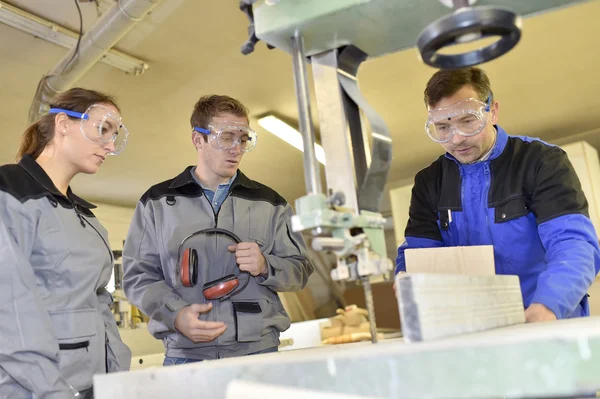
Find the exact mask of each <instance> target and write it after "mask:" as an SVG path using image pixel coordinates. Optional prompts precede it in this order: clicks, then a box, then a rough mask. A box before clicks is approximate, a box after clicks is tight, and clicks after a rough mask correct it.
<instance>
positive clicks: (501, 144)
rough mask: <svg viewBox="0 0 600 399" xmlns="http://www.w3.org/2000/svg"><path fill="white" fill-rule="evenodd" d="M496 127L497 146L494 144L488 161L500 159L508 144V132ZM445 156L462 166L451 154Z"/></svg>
mask: <svg viewBox="0 0 600 399" xmlns="http://www.w3.org/2000/svg"><path fill="white" fill-rule="evenodd" d="M494 127H495V128H496V132H497V133H496V144H494V148H493V149H492V153H491V154H490V156H489V158H488V159H487V161H491V160H492V159H496V158H498V157H499V156H500V154H502V151H504V148H505V147H506V143H508V134H507V133H506V131H505V130H504V129H502V128H501V127H500V126H498V125H494ZM444 156H445V157H446V158H448V159H451V160H453V161H454V162H456V163H458V164H460V162H458V160H457V159H456V158H454V157H453V156H452V155H450V153H448V152H447V153H446V154H445V155H444Z"/></svg>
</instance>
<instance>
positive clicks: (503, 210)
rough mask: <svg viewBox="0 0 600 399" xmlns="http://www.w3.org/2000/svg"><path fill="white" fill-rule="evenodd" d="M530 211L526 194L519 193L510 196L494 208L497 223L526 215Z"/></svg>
mask: <svg viewBox="0 0 600 399" xmlns="http://www.w3.org/2000/svg"><path fill="white" fill-rule="evenodd" d="M528 213H529V209H528V208H527V204H526V202H525V196H523V195H518V196H513V197H509V198H507V199H506V200H504V201H502V202H500V203H499V204H498V205H497V206H496V207H495V210H494V221H495V222H496V223H504V222H509V221H511V220H515V219H518V218H520V217H521V216H525V215H527V214H528Z"/></svg>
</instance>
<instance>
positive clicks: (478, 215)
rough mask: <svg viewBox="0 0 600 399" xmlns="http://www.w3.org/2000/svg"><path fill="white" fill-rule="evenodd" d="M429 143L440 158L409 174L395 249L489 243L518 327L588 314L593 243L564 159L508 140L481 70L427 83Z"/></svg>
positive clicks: (527, 142) (550, 149)
mask: <svg viewBox="0 0 600 399" xmlns="http://www.w3.org/2000/svg"><path fill="white" fill-rule="evenodd" d="M425 104H426V106H427V109H428V113H429V118H428V120H427V124H426V130H427V134H428V135H429V137H430V138H431V139H432V140H434V141H435V142H438V143H440V144H441V145H442V147H443V148H444V150H446V154H445V155H442V156H441V157H439V158H438V159H437V160H436V161H435V162H433V163H432V164H431V165H430V166H429V167H427V168H425V169H423V170H422V171H420V172H419V173H418V174H417V175H416V177H415V184H414V187H413V190H412V199H411V204H410V210H409V221H408V224H407V227H406V231H405V236H406V241H405V242H404V244H402V245H401V246H400V248H399V249H398V258H397V259H396V273H398V272H400V271H404V270H405V263H404V250H405V249H407V248H427V247H442V246H447V247H449V246H465V245H493V246H494V259H495V264H496V273H498V274H513V275H518V276H519V278H520V281H521V291H522V294H523V301H524V304H525V308H526V310H525V315H526V319H527V321H528V322H535V321H546V320H555V319H557V318H558V319H563V318H569V317H579V316H588V315H589V312H590V309H589V304H588V299H587V289H588V288H589V287H590V285H591V284H592V282H593V281H594V278H595V276H596V275H597V274H598V271H599V268H600V249H599V247H598V237H597V236H596V232H595V230H594V226H593V225H592V223H591V221H590V219H589V217H588V204H587V201H586V198H585V195H584V194H583V191H582V190H581V186H580V183H579V180H578V178H577V175H576V174H575V171H574V169H573V167H572V165H571V163H570V162H569V159H568V158H567V155H566V153H565V152H564V151H563V150H562V149H560V148H559V147H556V146H552V145H549V144H547V143H544V142H542V141H540V140H539V139H534V138H530V137H523V136H509V135H508V134H507V133H506V132H505V131H504V130H503V129H502V128H501V127H499V126H497V125H496V123H497V122H498V102H497V101H495V100H494V97H493V94H492V90H491V88H490V82H489V80H488V78H487V76H486V74H485V72H484V71H482V70H481V69H478V68H468V69H460V70H451V71H439V72H437V73H436V74H434V75H433V77H432V78H431V79H430V80H429V82H428V83H427V87H426V89H425Z"/></svg>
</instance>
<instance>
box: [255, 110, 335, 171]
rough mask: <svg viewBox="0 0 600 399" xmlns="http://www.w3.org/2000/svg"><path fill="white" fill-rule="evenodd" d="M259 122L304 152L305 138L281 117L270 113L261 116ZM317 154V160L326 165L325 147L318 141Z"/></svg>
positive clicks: (264, 127)
mask: <svg viewBox="0 0 600 399" xmlns="http://www.w3.org/2000/svg"><path fill="white" fill-rule="evenodd" d="M258 124H259V125H260V126H261V127H262V128H263V129H265V130H267V131H268V132H270V133H272V134H274V135H275V136H277V137H279V138H280V139H281V140H283V141H285V142H286V143H288V144H291V145H292V146H294V147H295V148H297V149H299V150H300V151H302V152H304V140H302V134H300V132H299V131H297V130H296V129H294V128H293V127H291V126H290V125H288V124H287V123H285V122H284V121H282V120H281V119H278V118H276V117H275V116H273V115H269V116H265V117H264V118H260V119H259V120H258ZM315 156H316V157H317V161H319V162H321V163H322V164H323V165H325V150H323V147H321V146H320V145H319V144H316V143H315Z"/></svg>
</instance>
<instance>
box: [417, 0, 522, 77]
mask: <svg viewBox="0 0 600 399" xmlns="http://www.w3.org/2000/svg"><path fill="white" fill-rule="evenodd" d="M468 34H478V35H480V38H486V37H490V36H500V37H501V38H500V40H498V41H496V42H494V43H492V44H490V45H489V46H487V47H484V48H480V49H477V50H474V51H471V52H467V53H462V54H453V55H446V54H438V51H439V50H440V49H442V48H444V47H447V46H450V45H454V44H459V41H458V40H457V39H459V38H460V37H462V36H464V35H468ZM520 38H521V17H520V16H519V15H517V14H516V13H515V12H514V11H512V10H509V9H506V8H499V7H465V8H460V9H458V10H456V11H455V12H453V13H452V14H449V15H446V16H444V17H442V18H440V19H438V20H437V21H435V22H432V23H431V24H429V25H428V26H427V27H426V28H425V29H424V30H423V31H422V32H421V34H420V35H419V38H418V40H417V47H418V48H419V51H420V53H421V58H422V60H423V62H424V63H425V64H427V65H429V66H432V67H434V68H440V69H457V68H464V67H469V66H473V65H478V64H482V63H484V62H488V61H491V60H493V59H495V58H498V57H500V56H501V55H503V54H505V53H507V52H508V51H510V50H511V49H512V48H513V47H515V46H516V45H517V43H518V42H519V40H520Z"/></svg>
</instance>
